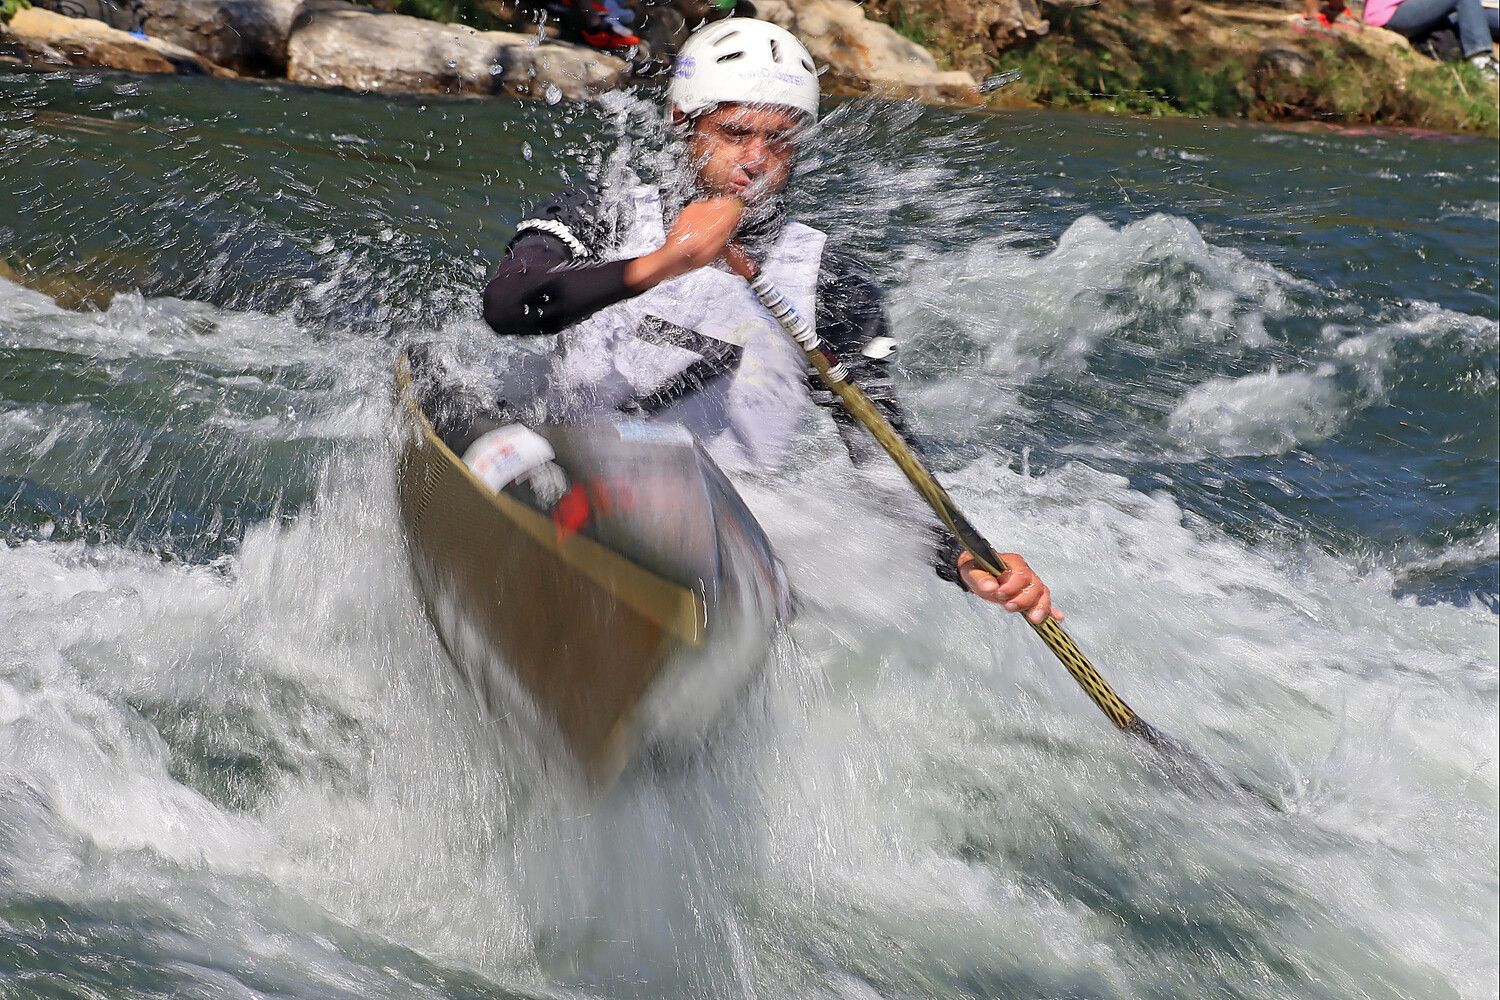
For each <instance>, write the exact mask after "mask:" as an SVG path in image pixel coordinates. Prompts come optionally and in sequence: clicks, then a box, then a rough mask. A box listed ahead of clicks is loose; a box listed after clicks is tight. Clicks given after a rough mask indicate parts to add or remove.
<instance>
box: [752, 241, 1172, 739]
mask: <svg viewBox="0 0 1500 1000" xmlns="http://www.w3.org/2000/svg"><path fill="white" fill-rule="evenodd" d="M729 263H730V266H731V267H733V268H734V270H735V271H736V272H738V273H739V274H740V276H741V277H743V278H745V279H746V280H747V281H749V282H750V290H751V291H752V292H754V293H755V297H756V298H757V299H759V300H760V304H761V305H762V306H763V307H765V310H766V311H767V312H769V313H770V314H771V315H772V316H773V317H775V319H776V322H777V323H779V324H780V325H781V328H782V329H783V330H785V331H786V332H787V334H788V335H789V336H790V337H791V338H792V339H793V340H795V341H796V342H797V346H798V347H800V348H802V353H803V354H805V355H806V356H807V362H808V364H810V365H811V366H812V367H813V369H814V370H815V371H816V372H817V373H818V378H819V379H820V380H821V381H822V383H823V384H824V385H825V386H827V388H828V390H829V391H830V392H832V393H833V394H834V395H836V396H837V397H838V398H839V402H840V403H842V404H843V406H844V408H845V409H846V410H848V411H849V413H850V414H852V415H853V416H854V418H855V419H856V420H858V421H859V422H860V423H861V424H864V426H865V428H866V429H867V430H869V432H870V433H871V434H872V435H874V437H875V440H876V441H878V442H880V446H881V447H882V448H884V449H885V451H886V454H888V455H890V456H891V458H892V459H893V460H894V461H895V463H896V464H897V465H898V466H900V468H901V471H902V472H903V473H905V474H906V478H907V479H909V480H910V481H911V484H912V485H913V486H914V487H916V490H917V492H918V493H920V494H921V495H922V499H923V500H925V501H927V505H928V506H929V507H931V508H932V510H933V512H934V513H935V514H937V516H938V517H939V519H941V520H942V522H943V523H944V524H945V525H947V526H948V530H949V531H952V532H953V535H954V537H955V538H957V539H958V542H959V544H960V545H962V546H963V547H964V548H965V549H968V550H969V552H970V553H971V554H972V555H973V556H974V560H975V562H977V563H978V564H979V565H980V566H981V567H982V568H983V569H985V570H987V571H988V572H990V573H993V574H994V575H996V576H999V575H1000V574H1001V573H1004V572H1005V563H1004V562H1003V561H1002V560H1001V559H1000V556H999V554H998V553H997V552H996V551H995V548H994V546H992V545H991V544H990V543H989V542H988V541H986V540H985V538H984V536H983V535H981V534H980V533H979V531H978V529H976V528H975V527H974V525H972V524H970V523H969V519H968V518H966V517H964V515H963V513H962V512H961V511H960V510H959V509H958V506H957V505H956V504H954V502H953V499H952V498H951V497H949V496H948V491H947V490H945V489H943V486H942V484H941V483H939V482H938V481H937V478H936V477H934V476H933V474H932V473H931V472H930V471H928V469H927V467H926V466H925V465H923V464H922V460H921V459H919V458H918V457H917V455H916V453H915V452H913V451H912V449H911V446H910V445H908V444H907V443H906V441H905V440H903V439H902V437H901V435H899V434H897V433H896V429H895V428H894V427H892V426H891V422H890V421H889V420H887V419H886V418H885V414H883V413H881V412H880V410H879V409H878V408H877V407H876V406H875V404H874V402H872V401H871V399H870V397H869V396H867V395H865V392H864V390H863V389H861V388H860V387H859V386H857V385H855V384H854V383H853V382H850V381H849V378H848V375H849V373H848V371H847V370H846V369H845V368H844V366H843V364H842V363H841V362H839V361H838V360H837V359H836V358H835V357H833V356H832V354H831V353H830V352H829V351H827V350H826V349H825V348H824V346H823V341H822V340H821V339H820V338H819V337H818V335H817V332H816V331H815V330H813V328H812V327H811V326H809V325H808V324H807V321H806V320H804V319H803V318H802V317H801V316H800V315H798V314H797V311H796V310H795V309H794V308H792V304H791V303H790V302H788V301H787V300H786V298H785V297H784V296H783V295H782V294H781V293H780V292H778V291H777V290H776V289H775V288H774V287H773V286H772V285H771V284H770V282H768V281H766V279H765V278H764V277H763V276H761V275H760V274H758V273H756V270H755V268H754V266H753V265H752V264H750V262H749V261H748V260H747V259H745V258H744V257H743V256H741V255H739V254H735V253H731V254H730V255H729ZM1027 621H1028V624H1030V625H1031V627H1032V629H1034V630H1035V631H1036V634H1037V635H1039V636H1041V637H1042V641H1043V642H1045V643H1046V644H1047V648H1048V649H1050V650H1052V652H1053V655H1055V656H1056V657H1057V658H1058V659H1059V660H1061V661H1062V665H1063V666H1064V667H1066V668H1067V670H1068V673H1070V674H1072V675H1073V679H1074V680H1075V681H1077V682H1078V684H1079V686H1080V687H1082V688H1083V690H1084V692H1085V693H1087V694H1088V696H1089V697H1090V698H1091V699H1093V702H1094V704H1095V705H1098V706H1099V710H1100V711H1101V712H1103V713H1104V714H1105V715H1106V716H1108V717H1109V720H1110V721H1111V722H1113V723H1114V724H1115V725H1116V726H1118V727H1119V728H1121V729H1123V730H1126V731H1127V732H1131V733H1135V734H1136V735H1138V736H1140V737H1142V738H1143V739H1145V740H1146V741H1147V742H1148V743H1151V744H1152V745H1153V746H1156V747H1158V748H1162V749H1165V747H1166V743H1167V741H1166V739H1165V737H1163V736H1162V735H1161V734H1160V733H1158V732H1157V731H1156V730H1155V729H1154V728H1152V726H1151V725H1150V724H1148V723H1147V722H1146V721H1145V720H1144V719H1142V718H1141V717H1140V716H1139V715H1137V714H1136V713H1135V711H1134V710H1132V709H1131V707H1130V706H1129V705H1127V704H1125V701H1124V699H1122V698H1121V697H1120V696H1119V695H1117V694H1115V692H1114V689H1113V688H1111V687H1110V686H1109V682H1107V681H1106V680H1105V679H1104V677H1103V676H1102V675H1101V674H1100V673H1099V671H1098V670H1096V669H1095V668H1094V665H1093V664H1092V663H1090V662H1089V659H1088V657H1086V656H1084V655H1083V651H1082V650H1080V649H1079V648H1078V644H1077V643H1075V642H1074V641H1073V638H1072V636H1070V635H1068V633H1067V632H1066V631H1064V629H1063V627H1062V626H1061V625H1059V624H1058V623H1057V621H1056V619H1053V618H1051V617H1048V618H1044V619H1042V622H1041V624H1036V623H1035V622H1031V621H1030V619H1028V620H1027Z"/></svg>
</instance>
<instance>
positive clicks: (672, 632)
mask: <svg viewBox="0 0 1500 1000" xmlns="http://www.w3.org/2000/svg"><path fill="white" fill-rule="evenodd" d="M403 369H404V363H403ZM398 394H399V397H400V402H401V405H400V407H399V409H400V412H401V419H402V421H403V423H404V427H403V431H404V433H403V434H402V444H401V450H400V456H399V459H398V463H397V497H398V505H399V509H400V516H401V522H402V528H403V531H404V534H405V537H406V542H407V550H408V553H409V556H410V561H411V567H412V571H413V577H414V580H415V582H416V585H417V589H418V591H419V593H420V594H421V596H422V600H423V603H424V605H425V606H426V609H427V612H428V615H429V617H430V618H431V620H432V622H433V625H434V628H435V629H436V631H437V634H438V636H439V637H440V639H441V640H442V642H443V645H444V647H445V648H446V650H447V652H448V654H449V658H450V659H451V660H452V661H453V663H454V665H455V666H456V667H457V668H458V670H459V672H460V673H461V674H462V675H463V676H464V678H465V680H466V681H467V682H468V684H469V686H470V687H471V688H472V689H473V691H474V693H475V695H476V697H477V698H478V700H479V701H480V704H481V705H482V706H484V707H485V708H486V709H487V710H488V711H489V712H491V713H494V714H495V715H496V716H497V717H501V716H504V715H506V714H511V715H515V714H517V713H519V715H520V717H521V718H523V719H524V720H526V721H527V722H528V723H529V725H528V727H527V728H529V729H531V730H532V731H533V732H534V734H536V735H537V736H538V737H540V738H541V739H542V740H543V741H544V742H546V743H551V742H555V741H558V740H560V742H561V743H562V744H563V745H564V746H565V747H566V748H567V750H568V751H569V752H570V753H571V755H572V756H573V757H574V758H576V759H577V761H578V762H579V763H580V764H582V766H583V767H584V769H585V771H586V772H587V773H588V774H589V775H591V776H592V777H593V778H594V779H596V780H603V781H608V780H612V779H613V778H614V777H615V776H616V775H617V774H618V773H619V771H620V770H621V769H622V768H623V767H624V766H625V765H626V764H627V763H628V762H629V760H630V759H631V757H632V756H633V755H634V754H635V753H636V752H637V751H638V750H639V749H640V748H641V747H643V746H645V745H649V744H668V745H672V744H691V743H692V742H693V741H695V740H698V739H701V738H702V736H703V734H704V732H705V731H706V730H707V729H708V728H709V727H710V726H711V725H712V724H713V723H714V721H715V720H716V719H717V718H718V717H719V716H721V715H722V714H723V712H724V711H725V710H726V709H727V708H728V707H729V706H730V705H732V704H733V702H734V701H735V700H736V698H737V697H738V696H739V694H740V693H741V692H742V691H743V690H744V688H745V687H746V686H747V685H748V683H749V682H750V680H751V679H752V678H753V676H754V674H755V673H756V671H757V670H758V669H759V667H760V665H761V663H762V662H763V661H764V659H765V656H766V654H767V651H768V647H769V639H770V635H771V633H772V631H773V629H774V627H775V623H776V620H777V618H778V617H779V615H780V613H781V611H782V609H783V608H784V607H785V604H786V597H785V589H784V585H783V583H782V581H781V574H780V571H779V568H778V567H777V565H776V562H775V560H774V557H773V556H772V555H771V551H770V547H769V544H768V543H767V542H766V539H765V536H764V534H763V533H762V532H761V530H760V527H759V525H757V524H756V523H755V521H754V519H753V518H752V517H751V516H750V514H749V512H748V511H747V510H745V509H744V507H743V505H742V504H741V503H740V501H739V499H738V497H737V496H735V495H734V492H733V489H732V488H731V487H730V486H729V483H728V481H727V480H726V479H724V477H723V475H722V473H720V472H719V471H718V469H717V468H716V467H714V466H713V463H712V461H711V460H709V459H708V457H707V455H705V454H703V452H702V450H701V448H698V446H697V445H696V444H692V443H690V444H689V445H688V446H687V447H684V446H683V445H682V443H681V442H680V441H679V442H676V443H671V442H657V443H656V444H655V445H653V443H652V442H651V440H650V435H649V434H648V435H635V436H637V437H641V436H644V437H646V440H645V441H635V442H631V441H628V440H627V441H622V440H621V438H620V434H619V433H618V432H617V431H616V430H615V428H613V427H612V426H611V425H604V426H602V427H599V428H593V429H579V428H538V430H539V431H540V432H542V433H544V434H546V435H548V436H549V439H550V440H552V441H553V443H554V444H555V445H556V447H557V453H558V456H557V457H558V462H559V463H562V464H564V465H565V466H571V467H569V468H568V472H569V474H570V475H573V476H574V477H575V478H576V479H578V481H580V482H584V481H587V482H589V483H590V495H591V496H595V498H596V501H597V500H598V493H599V491H602V490H604V489H605V488H606V487H605V486H604V485H600V484H607V485H608V488H609V489H610V490H612V493H611V495H612V496H616V497H620V496H624V497H627V498H630V499H632V500H633V501H634V504H633V506H634V507H636V508H640V509H641V510H643V511H644V513H642V514H640V515H638V516H637V517H636V518H635V519H634V520H632V519H631V518H629V517H625V516H615V517H614V521H613V523H612V522H610V520H609V519H608V518H605V517H604V516H602V515H601V516H600V518H599V521H600V524H599V525H598V527H597V529H595V528H594V527H593V526H591V528H590V531H589V532H584V531H575V530H570V529H567V528H565V527H563V526H560V524H559V522H558V520H557V518H556V517H555V516H548V514H547V513H545V512H544V511H542V510H540V509H537V508H536V507H533V506H531V505H528V504H527V503H524V502H522V500H520V499H517V498H516V497H515V496H512V495H510V492H509V491H508V490H501V491H499V492H496V491H494V490H491V489H490V488H489V487H487V486H486V485H485V484H484V483H482V482H481V481H480V480H479V479H477V478H476V477H475V476H474V474H473V473H472V471H471V470H470V469H469V467H468V466H467V465H465V464H464V462H463V460H462V459H461V458H460V457H459V456H458V455H457V454H456V453H455V452H454V450H453V449H452V448H451V447H450V446H449V444H448V443H446V442H445V441H444V439H443V437H442V436H440V435H439V434H438V432H437V431H436V430H435V429H434V426H433V421H432V420H431V419H429V414H428V413H427V412H425V411H424V410H423V407H422V405H421V402H420V401H419V399H418V395H419V394H418V393H417V392H416V391H414V389H413V386H412V381H411V375H410V372H409V370H403V371H401V372H398ZM450 440H451V435H450ZM632 449H634V450H632ZM601 469H602V470H603V472H602V473H601V471H600V470H601ZM643 483H644V484H645V485H644V487H643V485H642V484H643ZM642 498H644V499H642ZM664 502H665V503H670V504H675V505H685V507H686V508H687V509H686V510H684V511H683V512H682V513H683V516H682V517H681V519H680V522H679V521H677V520H675V519H674V516H673V514H674V512H673V510H672V509H671V508H668V509H667V510H665V511H663V510H662V509H661V504H662V503H664ZM597 505H598V506H601V507H602V506H604V503H603V501H598V503H597ZM554 513H555V512H554ZM653 515H654V517H655V520H654V521H653V519H652V517H653ZM679 524H680V528H681V532H682V537H683V546H684V548H686V549H687V550H688V552H687V555H686V556H684V555H683V554H682V553H679V552H675V551H671V552H667V553H666V555H667V557H668V558H666V559H665V560H662V559H657V558H653V557H654V556H655V554H656V553H657V552H658V551H660V550H663V549H664V548H667V549H670V548H671V546H670V545H666V546H664V545H663V544H662V542H661V539H662V538H664V537H667V538H670V536H671V534H672V533H673V532H675V531H676V530H677V529H678V525H679ZM642 525H645V527H646V528H647V529H651V530H645V531H643V530H642V527H641V526H642ZM591 534H592V535H593V536H594V537H590V535H591ZM643 534H644V537H639V536H642V535H643ZM694 537H696V545H691V544H689V541H690V540H691V539H692V538H694ZM622 550H623V552H626V553H629V554H628V555H626V554H622ZM653 563H659V564H661V565H653ZM663 565H665V566H666V567H667V568H666V569H663V568H662V567H663Z"/></svg>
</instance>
